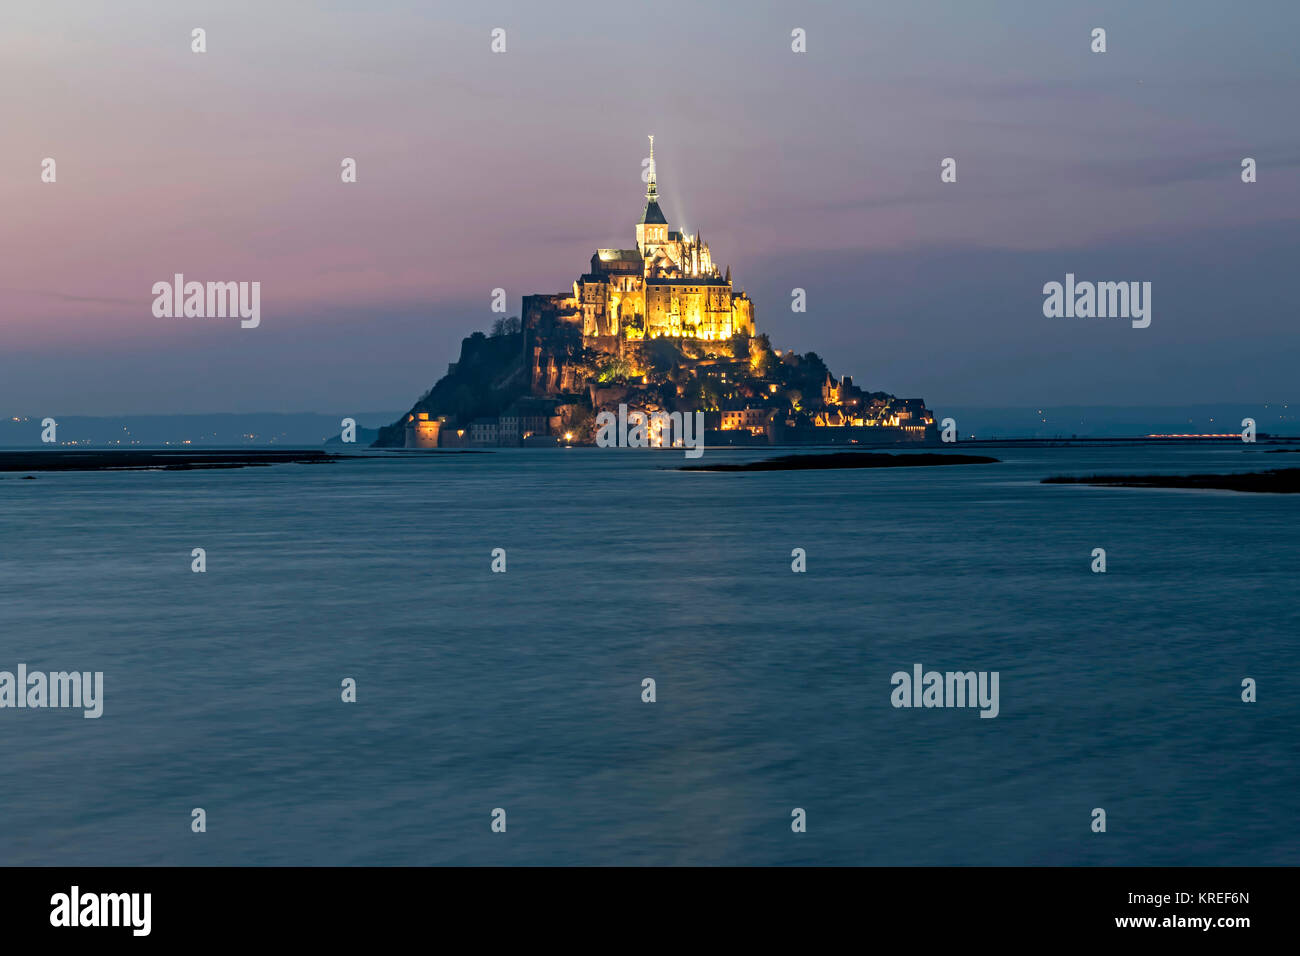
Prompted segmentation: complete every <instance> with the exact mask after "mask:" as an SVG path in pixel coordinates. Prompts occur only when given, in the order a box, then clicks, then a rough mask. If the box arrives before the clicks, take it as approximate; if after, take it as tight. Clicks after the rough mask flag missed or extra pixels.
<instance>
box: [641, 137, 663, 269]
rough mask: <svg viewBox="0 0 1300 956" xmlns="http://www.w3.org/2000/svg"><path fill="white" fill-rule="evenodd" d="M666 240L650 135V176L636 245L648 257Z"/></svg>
mask: <svg viewBox="0 0 1300 956" xmlns="http://www.w3.org/2000/svg"><path fill="white" fill-rule="evenodd" d="M667 241H668V220H667V219H665V218H664V214H663V210H662V209H660V208H659V187H658V186H657V184H656V183H655V138H654V135H653V134H651V136H650V178H649V181H648V182H647V183H646V189H645V209H644V211H642V213H641V221H640V222H638V223H637V224H636V247H637V250H638V251H639V252H640V253H641V255H642V257H643V258H645V259H649V258H650V257H651V256H652V255H654V251H655V249H656V248H657V247H658V246H660V245H662V244H663V243H666V242H667Z"/></svg>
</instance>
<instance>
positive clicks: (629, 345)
mask: <svg viewBox="0 0 1300 956" xmlns="http://www.w3.org/2000/svg"><path fill="white" fill-rule="evenodd" d="M645 168H646V176H645V179H646V192H645V206H644V208H643V209H642V211H641V218H640V219H639V220H638V221H637V223H636V229H635V235H636V245H635V246H634V247H632V248H628V249H614V248H611V249H597V250H596V251H595V252H594V253H593V254H592V257H591V264H590V268H589V269H588V270H587V271H586V272H584V273H583V274H582V275H580V276H578V278H577V279H575V280H574V282H573V291H572V292H560V293H556V294H549V295H548V294H540V295H527V296H524V298H523V305H522V309H521V313H522V315H521V316H512V317H510V318H501V319H498V320H497V321H496V322H495V323H494V324H493V327H492V329H491V331H490V333H488V334H485V333H483V332H475V333H474V334H472V335H471V336H469V337H468V338H466V339H464V340H463V341H462V342H461V351H460V358H459V360H458V361H456V362H454V363H452V364H451V365H450V366H449V367H448V369H447V374H446V375H444V376H443V377H442V378H441V379H439V380H438V382H437V383H436V384H435V385H434V386H433V388H431V389H430V390H429V391H428V392H426V393H425V394H424V396H423V397H421V398H420V400H419V401H417V402H416V403H415V405H414V406H413V407H412V408H411V409H410V411H409V412H407V413H406V414H405V415H404V416H403V417H402V418H401V419H400V420H398V421H396V422H394V423H393V424H391V425H388V426H386V427H384V428H382V429H380V432H379V437H378V439H377V440H376V441H375V446H376V447H388V448H457V447H460V448H464V447H472V446H479V447H482V446H519V445H550V446H555V445H557V444H559V443H563V444H591V443H593V442H594V441H595V437H596V430H597V424H598V419H599V418H600V413H602V412H609V413H611V415H612V414H617V413H620V412H621V413H622V414H623V415H625V416H627V417H635V416H637V415H640V416H644V418H643V419H642V420H647V421H649V420H653V421H664V420H665V419H667V420H669V421H672V420H677V421H680V420H682V419H684V418H685V417H686V416H688V415H690V416H693V415H694V413H695V412H702V413H703V421H704V429H705V431H704V440H705V442H706V443H707V444H710V445H738V444H809V443H816V444H837V443H852V444H881V443H901V442H908V443H912V442H917V443H927V442H932V441H935V440H937V435H936V431H935V425H934V416H933V414H932V413H931V412H930V410H929V409H927V408H926V406H925V402H924V401H923V400H922V399H919V398H896V397H895V396H893V395H891V394H889V393H887V392H882V391H868V390H866V389H863V388H861V387H859V386H858V385H855V384H854V382H853V379H852V377H850V376H848V375H844V376H843V377H840V378H836V377H835V376H834V375H832V374H831V372H830V370H829V369H828V368H827V366H826V363H825V362H823V361H822V359H821V358H820V357H819V356H818V355H817V354H816V353H815V352H807V353H804V354H799V353H797V352H795V351H792V350H784V351H783V350H781V349H774V348H773V347H772V343H771V341H770V340H769V338H768V336H767V335H765V334H761V333H759V331H758V327H757V324H756V318H755V309H754V303H753V302H752V301H751V300H750V299H749V297H748V296H746V295H745V293H744V292H743V291H741V290H739V289H737V288H736V286H735V285H734V284H733V282H732V278H731V267H730V266H727V267H726V268H725V270H722V269H719V267H718V265H717V264H716V263H715V261H714V258H713V254H712V252H711V250H710V249H709V244H708V243H707V242H705V241H704V238H703V237H702V236H701V235H700V233H699V232H698V231H697V232H696V233H695V234H694V235H691V234H689V233H686V232H684V231H682V230H678V229H673V228H671V227H670V223H669V222H668V219H667V217H666V216H665V215H664V213H663V210H662V209H661V208H660V205H659V192H658V183H657V181H656V175H655V161H654V137H653V136H651V137H650V156H649V160H648V162H647V163H646V164H645ZM674 413H680V414H674ZM607 418H608V416H607V417H606V420H607ZM672 431H673V428H672V426H671V425H670V426H669V427H668V428H662V427H660V428H656V429H654V430H653V431H652V432H651V434H650V436H649V444H650V445H652V446H660V447H662V446H669V445H672V444H674V443H676V442H679V441H680V436H676V435H673V434H672Z"/></svg>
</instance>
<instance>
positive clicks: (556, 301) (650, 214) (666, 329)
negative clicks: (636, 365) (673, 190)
mask: <svg viewBox="0 0 1300 956" xmlns="http://www.w3.org/2000/svg"><path fill="white" fill-rule="evenodd" d="M654 153H655V148H654V137H653V136H651V137H650V160H649V168H648V172H649V179H648V181H647V185H646V194H645V208H644V209H642V211H641V219H640V221H639V222H637V224H636V247H635V248H630V249H597V250H596V251H595V253H594V254H593V255H592V257H591V269H590V270H589V271H587V272H585V273H583V274H582V275H580V276H579V277H578V278H577V279H576V280H574V283H573V294H572V295H567V294H565V293H560V294H558V295H530V296H526V297H525V298H524V309H523V311H524V325H525V326H526V327H533V326H536V325H537V324H538V322H539V321H540V320H542V319H543V318H546V319H550V320H552V321H558V322H561V323H573V324H575V325H576V324H580V325H581V327H582V337H583V342H584V344H585V345H587V346H588V347H593V348H599V349H602V350H604V351H614V350H616V348H617V345H618V342H619V340H634V339H654V338H660V337H662V336H669V337H672V338H684V339H703V340H714V341H716V340H720V339H729V338H731V337H732V336H733V335H745V336H752V335H753V334H754V304H753V302H751V301H750V299H749V298H748V297H747V296H746V295H745V294H744V293H743V292H736V291H735V290H734V289H733V288H732V285H731V267H730V266H728V267H727V270H726V272H725V273H722V272H720V271H719V270H718V267H717V266H716V265H714V263H713V255H712V253H711V252H710V251H709V244H708V243H707V242H705V241H704V239H703V238H702V237H701V236H700V235H699V233H696V234H695V235H690V234H688V233H685V232H682V231H680V230H677V229H670V228H669V223H668V219H667V217H666V216H664V213H663V210H662V209H661V208H660V206H659V188H658V184H657V182H656V176H655V162H654Z"/></svg>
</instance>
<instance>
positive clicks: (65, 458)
mask: <svg viewBox="0 0 1300 956" xmlns="http://www.w3.org/2000/svg"><path fill="white" fill-rule="evenodd" d="M348 457H351V456H347V455H331V454H329V453H327V452H323V451H310V450H307V451H303V450H299V451H291V450H288V449H276V450H273V451H246V450H243V449H239V450H232V451H208V452H200V451H169V450H158V451H119V450H116V449H101V450H97V451H89V450H77V451H64V450H61V449H60V450H52V451H5V452H0V472H4V471H190V470H193V469H199V468H245V467H250V466H258V465H285V464H298V465H321V464H329V463H332V462H335V461H341V460H343V459H345V458H348Z"/></svg>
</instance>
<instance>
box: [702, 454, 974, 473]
mask: <svg viewBox="0 0 1300 956" xmlns="http://www.w3.org/2000/svg"><path fill="white" fill-rule="evenodd" d="M998 461H999V459H997V458H988V457H986V456H984V455H944V454H932V453H919V452H918V453H904V454H897V455H894V454H885V453H879V452H865V451H842V452H835V453H833V454H829V455H782V456H780V457H779V458H764V459H762V460H760V461H749V462H744V463H742V464H737V465H682V466H680V467H679V468H678V469H677V470H678V471H813V470H822V469H828V468H914V467H919V466H924V465H990V464H996V463H997V462H998Z"/></svg>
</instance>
